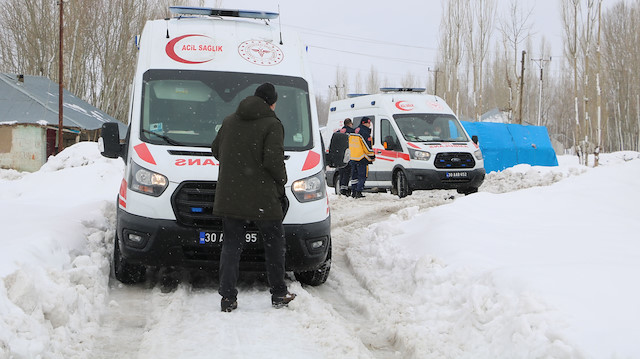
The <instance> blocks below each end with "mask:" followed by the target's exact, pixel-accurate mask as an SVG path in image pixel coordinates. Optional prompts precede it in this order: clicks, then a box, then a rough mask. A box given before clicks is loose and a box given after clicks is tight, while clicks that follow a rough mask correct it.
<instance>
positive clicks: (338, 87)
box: [329, 85, 344, 100]
mask: <svg viewBox="0 0 640 359" xmlns="http://www.w3.org/2000/svg"><path fill="white" fill-rule="evenodd" d="M329 88H333V89H335V90H336V100H339V99H340V94H339V93H338V89H341V88H344V86H338V85H333V86H331V85H329Z"/></svg>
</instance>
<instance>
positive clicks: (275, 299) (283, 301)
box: [271, 292, 296, 308]
mask: <svg viewBox="0 0 640 359" xmlns="http://www.w3.org/2000/svg"><path fill="white" fill-rule="evenodd" d="M295 298H296V295H295V293H289V292H287V294H285V295H272V296H271V305H273V307H274V308H282V307H286V306H288V305H289V302H291V301H292V300H294V299H295Z"/></svg>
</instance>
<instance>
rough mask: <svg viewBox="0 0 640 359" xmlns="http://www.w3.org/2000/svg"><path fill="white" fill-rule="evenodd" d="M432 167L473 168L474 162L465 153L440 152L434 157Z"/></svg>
mask: <svg viewBox="0 0 640 359" xmlns="http://www.w3.org/2000/svg"><path fill="white" fill-rule="evenodd" d="M433 165H434V166H435V167H436V168H442V169H447V168H473V167H475V165H476V161H475V160H474V159H473V155H472V154H470V153H466V152H441V153H438V154H437V155H436V158H435V161H434V162H433Z"/></svg>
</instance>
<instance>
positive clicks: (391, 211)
mask: <svg viewBox="0 0 640 359" xmlns="http://www.w3.org/2000/svg"><path fill="white" fill-rule="evenodd" d="M559 161H560V166H559V167H552V168H547V167H531V166H527V165H519V166H516V167H514V168H511V169H507V170H505V171H502V172H498V173H491V174H489V175H488V176H487V179H486V182H485V184H484V185H483V186H482V187H481V189H480V192H479V193H477V194H474V195H470V196H466V197H464V196H461V195H457V194H456V193H455V192H453V191H422V192H415V193H414V194H413V195H412V196H410V197H407V198H405V199H398V198H397V197H394V196H392V195H391V194H383V193H380V194H368V195H367V198H365V199H362V200H354V199H350V198H344V197H338V196H335V195H333V194H331V195H330V203H331V210H332V219H333V225H332V235H333V249H334V258H333V259H334V263H333V267H332V271H331V275H330V277H329V280H328V281H327V283H326V284H324V285H323V286H319V287H302V286H300V285H299V283H297V282H291V283H290V287H291V290H293V291H295V292H296V293H297V294H298V298H296V300H295V301H294V302H293V303H292V304H291V305H290V307H289V308H288V309H283V310H274V309H272V308H271V307H270V303H269V296H268V294H267V293H268V289H267V287H266V286H265V285H264V283H262V282H261V281H259V280H258V281H255V280H252V279H248V280H246V281H245V282H244V283H243V284H242V286H241V288H240V295H239V305H240V307H239V309H238V310H237V311H235V312H233V313H220V312H219V300H220V297H219V295H218V294H217V292H216V289H217V288H216V283H215V280H213V281H212V282H211V283H209V284H206V285H203V286H197V285H195V284H193V283H192V282H189V281H185V282H184V283H182V284H181V285H180V286H178V288H177V289H176V290H175V291H174V292H172V293H162V292H161V291H160V289H159V288H158V286H154V285H153V283H148V284H146V285H139V286H123V285H121V284H119V283H117V282H116V281H115V280H113V279H112V278H111V279H110V276H109V273H110V265H109V263H110V260H111V253H112V248H113V243H112V241H113V236H114V225H115V223H114V222H115V198H116V194H117V191H118V187H119V184H120V180H121V176H122V170H123V164H122V161H121V160H108V159H104V158H102V157H101V156H100V155H99V154H98V151H97V146H96V145H95V144H94V143H80V144H77V145H74V146H72V147H70V148H67V149H65V150H64V151H63V153H61V154H60V155H58V156H56V157H53V158H51V159H50V160H49V161H48V162H47V164H46V165H45V166H44V167H43V168H42V169H41V170H40V171H38V172H35V173H19V172H16V171H12V170H0V248H1V251H0V279H1V281H0V358H2V359H4V358H38V357H42V358H86V357H92V358H112V357H130V358H174V357H181V358H212V357H236V358H245V357H260V358H276V357H277V358H283V357H285V358H301V357H304V358H336V357H345V358H411V357H415V358H443V357H456V358H538V357H557V358H574V357H575V358H581V357H586V358H614V357H615V358H626V357H640V343H639V342H638V340H637V338H640V330H639V329H638V325H637V323H638V322H640V306H639V305H638V303H640V290H639V289H638V286H637V279H638V278H639V277H640V261H639V260H638V259H639V258H640V243H639V242H638V239H637V237H638V235H637V233H638V232H640V221H639V220H638V218H640V207H639V206H638V203H640V190H639V189H638V184H637V179H638V178H639V177H640V154H638V153H637V152H618V153H613V154H604V155H602V156H601V166H600V167H597V168H588V167H584V166H580V165H578V164H577V160H576V159H575V158H573V157H561V158H559Z"/></svg>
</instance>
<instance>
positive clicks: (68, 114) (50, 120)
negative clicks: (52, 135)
mask: <svg viewBox="0 0 640 359" xmlns="http://www.w3.org/2000/svg"><path fill="white" fill-rule="evenodd" d="M63 91H64V97H63V100H64V104H63V106H64V108H65V111H64V113H63V115H64V118H63V126H64V127H77V128H81V129H85V130H96V129H99V128H101V127H102V124H103V123H105V122H116V123H118V124H120V134H121V136H124V135H125V134H126V125H124V124H123V123H122V122H120V121H118V120H116V119H115V118H113V117H111V116H109V115H108V114H106V113H105V112H103V111H101V110H100V109H98V108H96V107H94V106H92V105H91V104H89V103H87V102H85V101H83V100H81V99H80V98H78V97H76V96H75V95H73V94H71V93H70V92H69V91H67V90H66V89H64V90H63ZM0 114H2V115H1V116H2V117H0V122H1V123H5V122H15V123H18V124H26V123H29V124H39V125H43V126H46V125H55V126H57V125H58V120H59V119H58V84H57V83H54V82H53V81H51V80H49V79H48V78H46V77H42V76H30V75H25V76H24V82H22V81H18V76H17V75H15V74H7V73H0Z"/></svg>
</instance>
